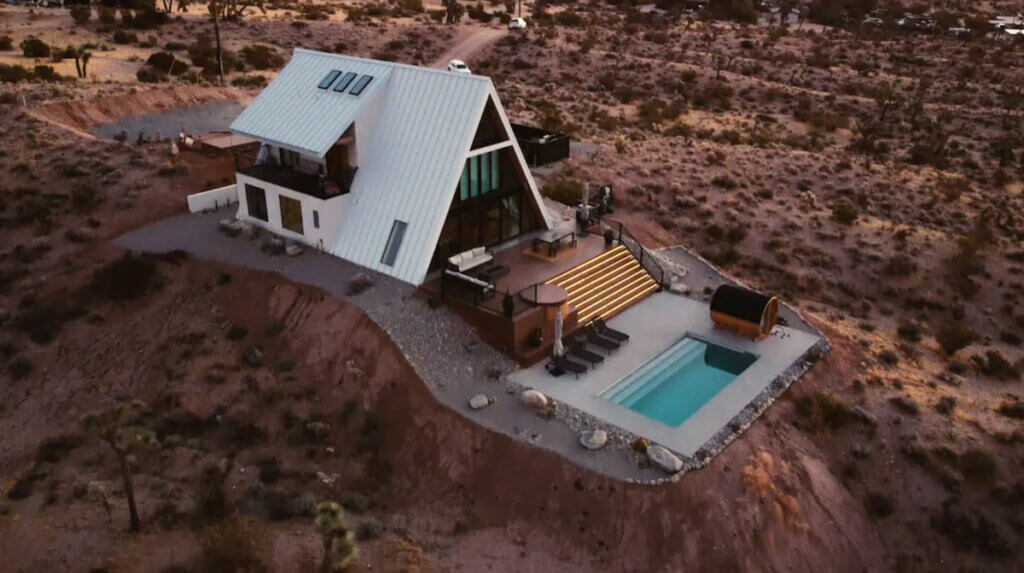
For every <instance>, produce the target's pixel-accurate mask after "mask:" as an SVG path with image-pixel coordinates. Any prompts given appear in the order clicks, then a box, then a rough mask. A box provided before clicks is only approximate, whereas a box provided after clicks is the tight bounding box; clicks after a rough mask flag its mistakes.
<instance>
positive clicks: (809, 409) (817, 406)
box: [796, 393, 853, 434]
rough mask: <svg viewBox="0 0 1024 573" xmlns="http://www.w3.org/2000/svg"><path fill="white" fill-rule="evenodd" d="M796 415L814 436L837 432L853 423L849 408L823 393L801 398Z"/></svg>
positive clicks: (797, 403)
mask: <svg viewBox="0 0 1024 573" xmlns="http://www.w3.org/2000/svg"><path fill="white" fill-rule="evenodd" d="M796 413H797V416H799V417H800V419H801V420H802V422H803V424H802V425H803V428H804V429H805V430H806V431H808V432H810V433H812V434H817V433H820V432H824V431H835V430H838V429H840V428H842V427H843V426H846V425H847V424H849V423H850V422H851V421H853V413H852V411H851V410H850V407H849V406H847V405H846V404H843V403H842V402H840V401H838V400H836V399H835V397H833V396H831V395H828V394H821V393H814V394H808V395H806V396H802V397H800V398H799V399H798V400H797V402H796Z"/></svg>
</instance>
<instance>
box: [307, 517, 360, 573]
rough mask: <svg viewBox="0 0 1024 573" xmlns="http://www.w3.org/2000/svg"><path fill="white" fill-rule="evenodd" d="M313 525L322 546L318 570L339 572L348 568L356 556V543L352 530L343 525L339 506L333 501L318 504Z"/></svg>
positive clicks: (343, 519)
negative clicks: (322, 555)
mask: <svg viewBox="0 0 1024 573" xmlns="http://www.w3.org/2000/svg"><path fill="white" fill-rule="evenodd" d="M315 515H316V517H314V518H313V525H314V527H316V530H317V533H319V534H320V539H321V540H322V541H323V544H324V559H323V561H321V563H320V570H321V571H323V572H324V573H327V572H329V571H341V570H342V569H345V568H346V567H348V563H349V561H351V560H352V557H354V556H355V554H356V542H355V539H354V535H353V533H352V530H351V529H350V528H349V527H348V526H347V525H346V524H345V515H344V514H343V512H342V511H341V506H340V505H338V504H337V503H334V502H333V501H330V502H328V501H325V502H322V503H318V504H317V506H316V513H315Z"/></svg>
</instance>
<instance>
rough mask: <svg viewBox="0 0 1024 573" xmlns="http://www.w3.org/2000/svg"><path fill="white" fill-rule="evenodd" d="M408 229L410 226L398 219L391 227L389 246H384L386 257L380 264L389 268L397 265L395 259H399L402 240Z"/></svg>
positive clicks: (383, 257) (381, 259) (382, 258)
mask: <svg viewBox="0 0 1024 573" xmlns="http://www.w3.org/2000/svg"><path fill="white" fill-rule="evenodd" d="M406 227H408V224H407V223H406V222H405V221H399V220H397V219H396V220H395V223H394V224H393V225H391V234H390V235H389V236H388V242H387V244H386V245H384V256H382V257H381V258H380V262H382V263H384V264H385V265H387V266H389V267H393V266H394V265H395V259H397V258H398V249H400V248H402V239H403V238H405V228H406Z"/></svg>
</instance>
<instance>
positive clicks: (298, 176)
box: [235, 153, 356, 199]
mask: <svg viewBox="0 0 1024 573" xmlns="http://www.w3.org/2000/svg"><path fill="white" fill-rule="evenodd" d="M235 171H237V172H239V173H241V174H242V175H246V176H248V177H252V178H254V179H259V180H260V181H266V182H267V183H273V184H274V185H278V186H280V187H284V188H286V189H291V190H292V191H297V192H299V193H302V194H304V195H310V196H312V197H316V198H317V199H331V198H333V197H340V196H342V195H346V194H347V193H348V192H349V191H351V190H352V180H353V179H354V178H355V176H356V168H355V167H351V168H349V169H345V170H343V171H342V172H341V173H340V174H339V175H338V176H337V177H333V178H332V177H327V176H326V175H315V174H312V173H305V172H303V171H299V170H298V169H294V168H291V167H287V166H284V165H274V164H270V163H257V162H256V158H255V157H253V156H251V155H245V154H242V153H236V154H235Z"/></svg>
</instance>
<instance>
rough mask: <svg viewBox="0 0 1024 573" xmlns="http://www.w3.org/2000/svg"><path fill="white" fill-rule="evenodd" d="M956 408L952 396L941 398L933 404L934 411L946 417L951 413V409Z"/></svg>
mask: <svg viewBox="0 0 1024 573" xmlns="http://www.w3.org/2000/svg"><path fill="white" fill-rule="evenodd" d="M955 407H956V398H954V397H952V396H943V397H941V398H939V401H938V402H937V403H936V404H935V411H936V412H938V413H940V414H942V415H943V416H948V415H950V414H952V413H953V408H955Z"/></svg>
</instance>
